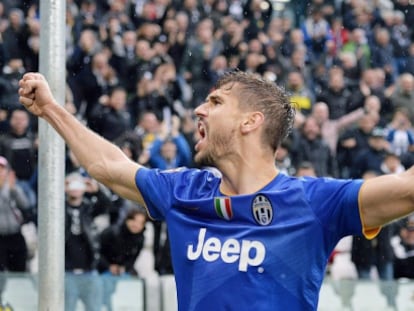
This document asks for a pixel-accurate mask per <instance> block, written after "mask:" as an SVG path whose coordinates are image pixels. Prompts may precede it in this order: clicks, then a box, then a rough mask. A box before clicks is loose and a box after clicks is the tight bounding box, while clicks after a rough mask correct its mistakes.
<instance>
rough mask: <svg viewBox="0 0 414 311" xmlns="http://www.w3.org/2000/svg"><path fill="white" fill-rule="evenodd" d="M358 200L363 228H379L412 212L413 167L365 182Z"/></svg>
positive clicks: (413, 200) (413, 193)
mask: <svg viewBox="0 0 414 311" xmlns="http://www.w3.org/2000/svg"><path fill="white" fill-rule="evenodd" d="M359 200H360V209H361V217H362V221H363V224H364V226H365V228H375V227H379V226H382V225H385V224H387V223H389V222H391V221H393V220H395V219H398V218H401V217H403V216H405V215H407V214H409V213H412V212H414V167H411V168H410V169H408V170H407V171H405V172H403V173H400V174H392V175H382V176H379V177H375V178H372V179H369V180H367V181H365V182H364V184H363V185H362V188H361V191H360V197H359Z"/></svg>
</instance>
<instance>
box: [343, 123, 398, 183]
mask: <svg viewBox="0 0 414 311" xmlns="http://www.w3.org/2000/svg"><path fill="white" fill-rule="evenodd" d="M388 152H390V145H389V143H388V141H387V133H386V130H385V129H383V128H378V127H377V128H374V129H373V130H372V132H371V133H370V134H369V136H368V148H366V149H362V150H360V151H359V152H358V153H357V154H356V156H355V158H354V159H353V161H352V169H351V177H352V178H361V177H362V176H363V174H364V173H365V172H367V171H370V172H371V171H373V172H380V171H381V164H382V162H383V161H384V159H385V156H386V155H387V153H388Z"/></svg>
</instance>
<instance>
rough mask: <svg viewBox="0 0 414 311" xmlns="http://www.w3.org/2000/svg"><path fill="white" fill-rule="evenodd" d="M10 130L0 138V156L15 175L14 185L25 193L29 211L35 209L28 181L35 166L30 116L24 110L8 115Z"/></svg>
mask: <svg viewBox="0 0 414 311" xmlns="http://www.w3.org/2000/svg"><path fill="white" fill-rule="evenodd" d="M9 123H10V128H9V130H8V132H7V133H4V134H3V135H1V136H0V154H2V155H3V156H4V157H5V158H7V159H8V161H9V163H10V167H11V169H12V170H13V171H14V172H15V174H16V178H17V180H16V183H17V184H18V185H19V186H20V187H21V188H23V190H24V192H25V193H26V195H27V197H28V200H29V204H30V207H31V209H33V210H34V209H35V208H36V203H37V197H36V193H35V189H33V188H32V187H31V186H30V179H31V178H32V176H33V175H34V173H35V169H36V166H37V143H36V137H35V135H34V134H33V132H32V131H31V130H30V116H29V114H28V113H27V111H26V110H23V109H16V110H14V111H12V112H11V115H10V121H9Z"/></svg>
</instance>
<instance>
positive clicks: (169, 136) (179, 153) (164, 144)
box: [148, 116, 192, 170]
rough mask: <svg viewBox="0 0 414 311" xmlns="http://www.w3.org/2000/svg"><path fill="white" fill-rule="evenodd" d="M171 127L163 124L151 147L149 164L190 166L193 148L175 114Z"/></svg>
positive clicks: (171, 166)
mask: <svg viewBox="0 0 414 311" xmlns="http://www.w3.org/2000/svg"><path fill="white" fill-rule="evenodd" d="M170 126H171V129H169V128H168V127H169V125H168V124H165V123H164V124H163V130H162V132H161V133H160V135H159V137H158V138H156V139H155V140H154V142H153V143H152V145H151V148H150V149H149V162H148V163H149V165H150V166H151V167H153V168H160V169H163V170H165V169H173V168H177V167H182V166H186V167H188V166H190V164H191V155H192V153H191V150H190V146H189V145H188V143H187V140H186V139H185V137H184V136H183V135H182V134H181V133H180V131H179V129H180V120H179V118H178V117H176V116H174V117H173V118H172V120H171V125H170Z"/></svg>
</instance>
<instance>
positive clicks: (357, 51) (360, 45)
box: [342, 28, 371, 70]
mask: <svg viewBox="0 0 414 311" xmlns="http://www.w3.org/2000/svg"><path fill="white" fill-rule="evenodd" d="M342 51H343V52H352V53H353V54H354V55H355V56H356V58H357V64H358V69H359V70H366V69H367V68H369V67H371V47H370V46H369V44H368V38H367V37H366V34H365V31H364V30H363V29H361V28H355V29H354V30H352V32H351V33H350V36H349V41H348V42H347V43H345V44H344V46H343V47H342Z"/></svg>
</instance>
